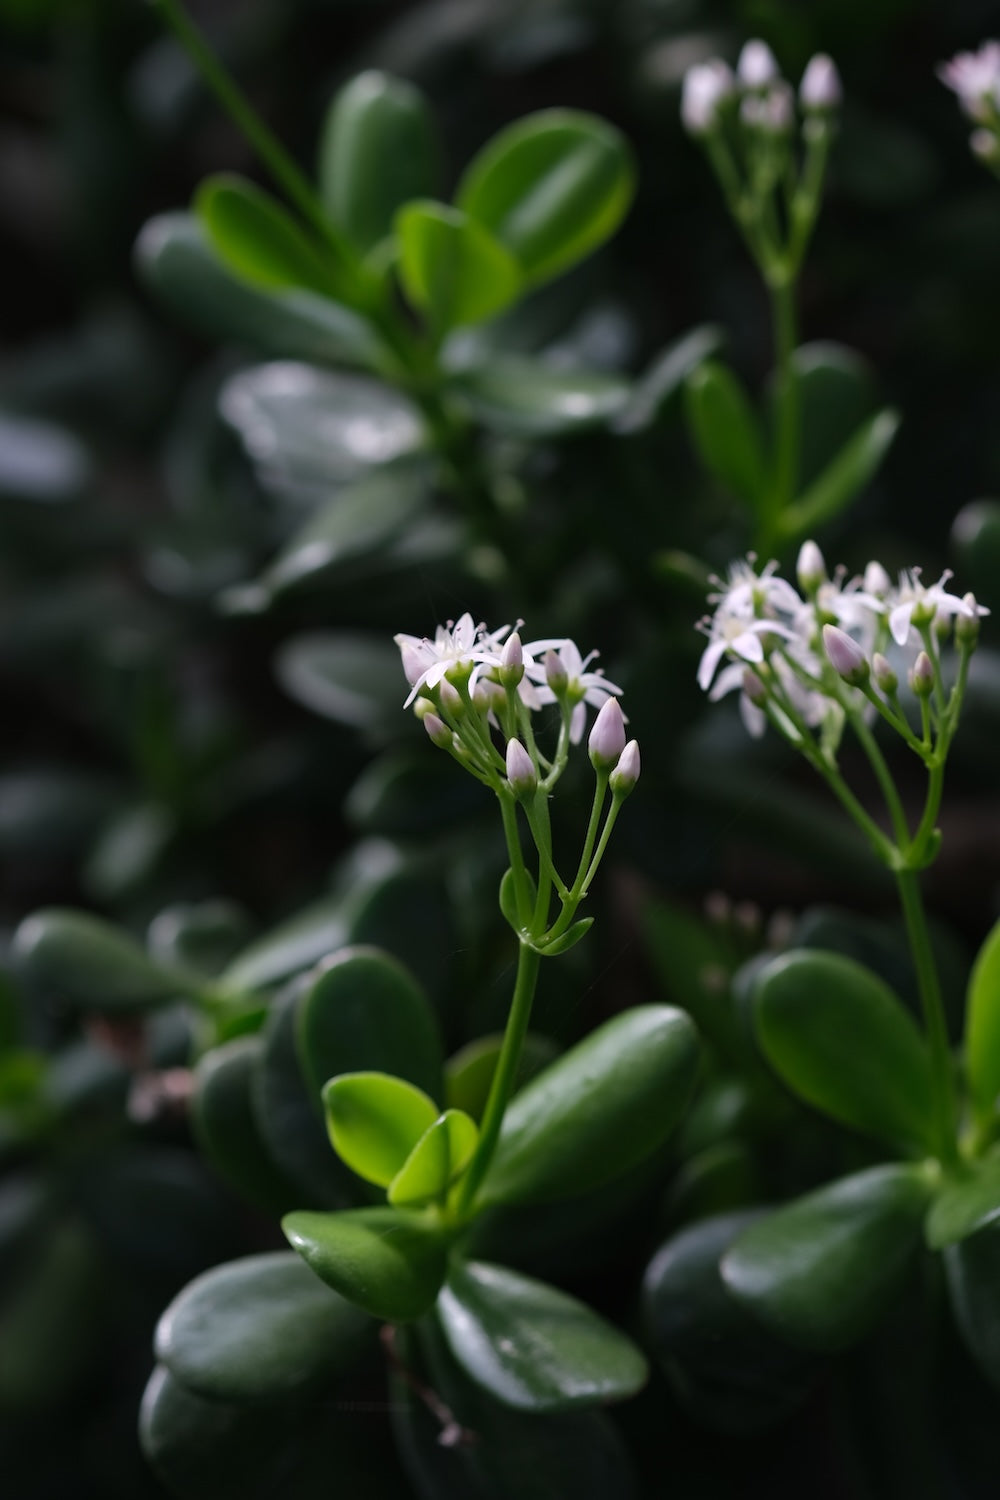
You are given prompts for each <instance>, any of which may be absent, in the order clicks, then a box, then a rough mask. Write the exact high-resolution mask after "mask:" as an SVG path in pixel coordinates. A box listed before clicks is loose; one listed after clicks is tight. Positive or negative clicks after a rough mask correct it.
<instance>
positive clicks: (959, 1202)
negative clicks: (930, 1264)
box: [924, 1156, 1000, 1250]
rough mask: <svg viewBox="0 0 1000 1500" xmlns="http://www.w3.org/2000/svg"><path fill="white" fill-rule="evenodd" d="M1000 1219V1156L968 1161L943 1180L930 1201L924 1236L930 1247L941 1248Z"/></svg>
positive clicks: (932, 1248) (955, 1242)
mask: <svg viewBox="0 0 1000 1500" xmlns="http://www.w3.org/2000/svg"><path fill="white" fill-rule="evenodd" d="M998 1220H1000V1157H997V1156H991V1157H987V1159H986V1160H985V1161H979V1162H970V1163H969V1164H967V1165H966V1166H963V1169H962V1172H961V1175H960V1176H958V1177H955V1178H954V1179H952V1180H951V1181H949V1182H946V1183H945V1185H944V1187H942V1189H941V1191H940V1193H939V1194H938V1196H937V1197H936V1198H935V1200H934V1202H933V1204H932V1205H931V1209H930V1212H929V1213H928V1215H927V1219H926V1221H925V1223H924V1236H925V1238H926V1240H927V1244H928V1246H929V1247H930V1249H931V1250H943V1249H944V1248H945V1246H947V1245H954V1244H957V1243H958V1241H959V1240H964V1239H968V1237H969V1235H970V1234H976V1233H977V1232H978V1231H979V1230H980V1229H985V1228H986V1226H987V1225H988V1224H993V1223H996V1222H997V1221H998Z"/></svg>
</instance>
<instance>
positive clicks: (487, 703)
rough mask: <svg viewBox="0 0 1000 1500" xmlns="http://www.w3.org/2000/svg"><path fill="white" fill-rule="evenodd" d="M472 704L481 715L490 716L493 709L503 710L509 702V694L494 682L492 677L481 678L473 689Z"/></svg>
mask: <svg viewBox="0 0 1000 1500" xmlns="http://www.w3.org/2000/svg"><path fill="white" fill-rule="evenodd" d="M472 702H473V704H474V706H475V707H476V708H477V709H478V710H479V712H480V713H481V714H488V713H489V712H490V710H491V709H492V710H493V711H494V712H496V710H497V709H500V708H503V707H504V705H505V704H506V702H507V694H506V692H505V691H504V689H503V688H502V687H501V686H500V684H499V682H494V681H493V679H492V678H491V677H480V679H479V681H478V682H477V683H476V685H475V687H474V688H473V689H472Z"/></svg>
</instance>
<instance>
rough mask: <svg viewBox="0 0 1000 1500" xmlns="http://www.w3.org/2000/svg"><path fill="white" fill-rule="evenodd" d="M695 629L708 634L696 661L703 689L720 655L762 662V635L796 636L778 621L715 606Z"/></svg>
mask: <svg viewBox="0 0 1000 1500" xmlns="http://www.w3.org/2000/svg"><path fill="white" fill-rule="evenodd" d="M800 602H801V601H800ZM699 628H700V629H702V630H704V633H705V634H706V635H707V636H708V645H707V646H706V647H705V650H704V651H703V652H702V657H701V661H700V662H699V663H698V686H699V687H700V688H702V689H704V690H706V691H707V690H708V688H709V687H710V685H711V682H712V678H713V677H714V676H715V673H716V669H717V668H718V665H719V663H720V662H721V661H722V658H723V657H724V656H727V655H728V656H735V657H738V658H739V660H740V661H745V662H751V663H756V662H762V661H763V660H764V645H763V642H762V641H761V636H762V635H780V636H782V637H783V638H784V639H785V640H787V641H795V640H797V639H798V637H797V636H796V633H795V631H794V630H792V629H791V627H790V626H788V625H783V624H782V623H781V621H780V620H759V619H758V620H755V619H747V618H746V617H745V616H743V615H734V614H730V613H728V612H726V611H724V610H722V609H717V610H716V612H715V614H714V615H713V617H712V619H711V620H709V621H703V622H702V624H701V626H700V627H699Z"/></svg>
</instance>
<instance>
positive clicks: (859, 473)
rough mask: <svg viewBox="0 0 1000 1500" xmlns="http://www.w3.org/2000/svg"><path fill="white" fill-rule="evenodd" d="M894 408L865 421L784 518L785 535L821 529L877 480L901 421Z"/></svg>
mask: <svg viewBox="0 0 1000 1500" xmlns="http://www.w3.org/2000/svg"><path fill="white" fill-rule="evenodd" d="M900 420H901V418H900V416H899V413H898V412H896V411H893V410H892V408H891V407H886V408H885V409H884V410H883V411H880V412H876V414H875V416H873V417H869V418H868V419H867V420H866V421H864V422H862V424H861V426H860V427H859V428H858V430H857V432H855V434H854V436H853V437H851V438H850V439H849V440H848V442H847V443H845V444H844V446H843V448H841V450H840V452H839V453H838V454H837V455H836V457H835V458H833V459H831V461H830V462H829V464H828V465H827V467H826V468H825V469H824V470H823V472H822V473H821V474H819V475H818V477H817V478H816V479H814V480H813V482H812V484H810V485H809V487H808V489H807V490H805V492H804V493H803V494H802V495H800V497H799V498H798V500H796V502H795V504H794V505H790V506H789V507H788V509H787V510H786V511H784V513H783V514H782V517H781V530H782V534H783V536H784V537H785V538H786V539H787V540H789V541H791V540H794V539H797V538H799V537H803V536H808V535H809V534H810V533H811V532H813V531H818V530H819V528H820V527H821V526H824V525H825V524H826V523H827V521H832V520H833V519H834V517H835V516H838V515H840V513H841V511H842V510H844V509H845V507H846V506H848V505H850V503H851V501H852V500H854V499H856V498H857V496H858V495H860V493H861V491H862V490H863V489H864V487H865V485H867V484H869V483H870V482H871V480H872V479H874V477H875V475H876V473H877V472H878V470H879V468H880V467H881V464H882V460H883V459H884V457H885V455H886V453H887V452H888V451H889V447H890V445H891V443H892V440H893V438H894V437H895V436H896V432H897V431H898V429H899V423H900Z"/></svg>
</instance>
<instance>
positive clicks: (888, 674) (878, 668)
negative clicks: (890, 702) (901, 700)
mask: <svg viewBox="0 0 1000 1500" xmlns="http://www.w3.org/2000/svg"><path fill="white" fill-rule="evenodd" d="M872 676H873V677H874V679H875V686H876V687H877V688H878V690H879V692H880V693H884V694H885V696H886V697H887V698H891V697H892V696H893V694H894V693H895V692H896V690H897V688H898V687H899V678H898V677H897V676H896V674H895V672H894V671H893V670H892V668H891V667H890V665H889V663H888V662H887V661H886V659H885V657H884V656H883V655H882V653H881V651H876V652H875V655H874V656H873V657H872Z"/></svg>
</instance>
